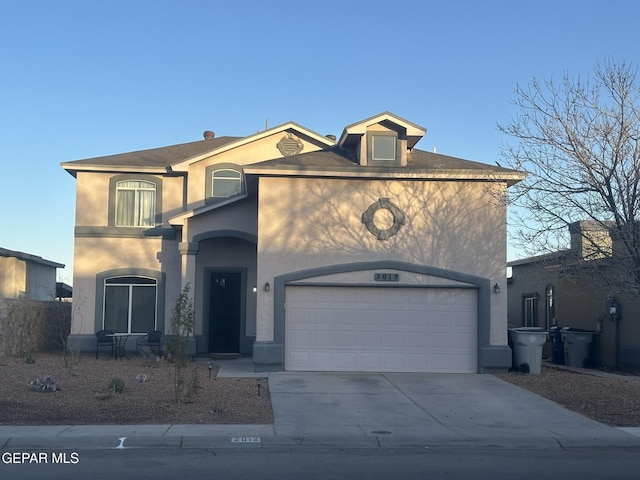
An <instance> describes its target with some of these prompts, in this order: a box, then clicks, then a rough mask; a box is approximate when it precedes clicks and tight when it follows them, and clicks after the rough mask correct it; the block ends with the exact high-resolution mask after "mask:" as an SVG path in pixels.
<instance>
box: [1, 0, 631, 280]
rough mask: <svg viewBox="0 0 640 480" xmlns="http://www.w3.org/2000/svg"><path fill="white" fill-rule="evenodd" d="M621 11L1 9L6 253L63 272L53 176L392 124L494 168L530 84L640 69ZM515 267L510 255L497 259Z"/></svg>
mask: <svg viewBox="0 0 640 480" xmlns="http://www.w3.org/2000/svg"><path fill="white" fill-rule="evenodd" d="M639 5H640V3H638V2H636V1H633V0H628V1H621V0H609V1H607V2H595V1H589V0H565V1H561V0H539V1H514V0H511V1H507V0H504V1H497V0H485V1H471V0H467V1H463V0H459V1H456V0H450V1H447V2H442V1H429V0H404V1H402V2H382V1H380V2H377V1H375V0H369V1H365V0H355V1H352V0H337V1H334V0H323V1H304V0H297V1H286V0H274V1H269V0H234V1H225V2H223V1H214V0H209V1H205V0H174V1H168V0H124V1H121V0H109V1H106V2H92V1H79V0H76V1H69V0H57V1H45V0H39V1H34V0H21V1H17V0H16V1H11V0H0V72H1V76H0V164H1V165H2V167H3V168H2V172H3V173H2V175H1V176H0V209H1V211H2V218H3V219H4V222H3V226H2V228H0V247H3V248H9V249H13V250H20V251H24V252H27V253H31V254H34V255H40V256H42V257H44V258H46V259H48V260H53V261H56V262H60V263H64V264H66V265H67V268H65V269H63V270H60V271H59V274H58V276H59V279H60V280H62V281H65V282H67V283H72V276H73V274H72V270H71V268H72V264H73V227H74V215H75V213H74V212H75V182H74V179H73V177H71V176H70V175H69V174H67V173H66V172H64V171H63V170H62V169H61V168H60V163H61V162H65V161H70V160H77V159H83V158H90V157H95V156H101V155H108V154H113V153H120V152H128V151H134V150H141V149H146V148H154V147H159V146H164V145H172V144H177V143H184V142H190V141H195V140H200V139H201V138H202V132H203V131H204V130H214V131H215V132H216V134H217V135H218V136H222V135H238V136H244V135H250V134H252V133H255V132H257V131H258V130H262V129H264V128H265V124H266V122H267V121H268V123H269V126H276V125H278V124H281V123H284V122H287V121H290V120H291V121H295V122H297V123H299V124H302V125H304V126H305V127H308V128H310V129H312V130H314V131H316V132H318V133H322V134H330V133H333V134H335V135H340V133H341V132H342V129H343V128H344V127H345V126H346V125H348V124H350V123H353V122H356V121H358V120H361V119H364V118H367V117H369V116H372V115H375V114H377V113H380V112H382V111H386V110H388V111H391V112H393V113H395V114H397V115H400V116H401V117H404V118H406V119H407V120H410V121H412V122H414V123H417V124H419V125H422V126H424V127H426V128H427V130H428V131H427V135H426V136H425V138H423V139H422V140H421V141H420V143H419V144H418V146H417V147H418V148H421V149H423V150H433V148H434V147H436V148H437V151H438V153H443V154H447V155H452V156H457V157H461V158H466V159H470V160H476V161H481V162H485V163H490V164H493V163H494V162H495V161H496V160H499V154H500V147H501V145H502V144H503V143H504V142H505V141H507V139H506V138H505V137H504V136H503V135H502V134H500V133H499V132H498V130H497V128H496V125H497V124H498V123H500V124H504V123H507V122H508V121H509V120H510V119H511V117H512V116H513V115H514V114H515V107H514V106H513V105H512V104H511V101H512V100H513V98H514V97H513V89H514V87H515V86H516V84H521V85H523V84H527V83H529V82H530V81H531V79H532V77H533V76H536V77H538V78H545V79H549V78H560V77H561V76H562V75H563V74H565V73H568V74H570V75H572V76H581V77H582V78H585V77H586V76H588V75H590V74H591V73H592V71H593V66H594V65H595V63H596V62H598V61H602V60H604V59H606V58H612V59H614V60H616V61H625V62H627V63H630V64H632V66H634V67H637V68H638V67H640V59H639V58H638V57H640V50H639V49H638V48H637V19H638V17H639V16H640V6H639ZM517 257H518V252H516V251H513V249H510V250H509V259H514V258H517Z"/></svg>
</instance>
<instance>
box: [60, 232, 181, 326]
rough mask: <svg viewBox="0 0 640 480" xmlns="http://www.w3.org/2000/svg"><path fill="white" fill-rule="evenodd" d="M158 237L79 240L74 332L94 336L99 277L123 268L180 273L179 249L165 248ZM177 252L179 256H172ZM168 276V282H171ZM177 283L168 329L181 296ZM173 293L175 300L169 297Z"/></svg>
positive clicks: (171, 288)
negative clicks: (172, 313) (175, 304)
mask: <svg viewBox="0 0 640 480" xmlns="http://www.w3.org/2000/svg"><path fill="white" fill-rule="evenodd" d="M163 242H164V243H166V242H167V241H163V240H162V239H160V238H157V237H150V238H113V237H106V238H105V237H97V238H96V237H93V238H88V237H78V238H76V239H75V258H74V264H73V268H74V273H73V278H74V281H73V317H72V325H71V332H72V333H74V334H93V333H94V332H95V329H94V325H95V323H94V322H95V299H96V274H97V273H100V272H104V271H107V270H114V269H120V268H130V269H131V268H144V269H150V270H154V271H165V272H167V271H172V270H176V269H177V271H179V268H180V264H179V257H178V253H177V246H175V245H174V247H173V249H169V248H167V246H166V245H163ZM172 251H175V254H172V253H171V252H172ZM169 276H170V275H168V276H167V280H169ZM179 289H180V284H179V278H178V279H177V282H175V283H172V284H171V285H169V284H168V285H167V288H166V291H167V304H166V305H165V319H166V322H165V324H166V325H167V326H168V325H169V323H168V319H169V318H170V316H171V315H170V310H171V308H172V306H173V302H174V301H175V298H176V296H177V293H176V292H179ZM170 292H173V294H174V295H173V296H172V297H171V296H170V295H169V293H170Z"/></svg>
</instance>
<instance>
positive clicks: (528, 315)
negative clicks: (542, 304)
mask: <svg viewBox="0 0 640 480" xmlns="http://www.w3.org/2000/svg"><path fill="white" fill-rule="evenodd" d="M522 308H523V315H522V319H523V322H524V325H523V326H524V327H537V326H538V294H537V293H534V294H530V295H523V297H522Z"/></svg>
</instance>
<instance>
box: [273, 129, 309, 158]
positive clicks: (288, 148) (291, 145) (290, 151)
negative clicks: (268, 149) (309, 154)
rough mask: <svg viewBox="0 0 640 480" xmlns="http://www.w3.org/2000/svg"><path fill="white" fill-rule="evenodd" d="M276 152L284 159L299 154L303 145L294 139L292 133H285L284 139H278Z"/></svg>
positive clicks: (296, 138)
mask: <svg viewBox="0 0 640 480" xmlns="http://www.w3.org/2000/svg"><path fill="white" fill-rule="evenodd" d="M277 147H278V150H280V153H281V154H282V155H284V156H285V157H290V156H291V155H297V154H299V153H300V152H301V151H302V149H303V147H304V145H302V142H301V141H300V139H299V138H298V137H296V136H295V135H294V134H293V133H287V134H286V135H285V136H284V137H282V138H281V139H280V141H279V142H278V145H277Z"/></svg>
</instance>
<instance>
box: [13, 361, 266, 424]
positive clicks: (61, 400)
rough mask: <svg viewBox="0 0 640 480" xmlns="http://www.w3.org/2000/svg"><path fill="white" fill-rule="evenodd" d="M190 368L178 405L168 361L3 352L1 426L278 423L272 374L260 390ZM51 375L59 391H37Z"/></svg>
mask: <svg viewBox="0 0 640 480" xmlns="http://www.w3.org/2000/svg"><path fill="white" fill-rule="evenodd" d="M184 372H185V375H184V378H185V382H184V384H183V388H182V395H180V399H179V401H177V402H176V401H175V400H176V395H175V365H174V364H172V363H170V362H168V361H166V360H161V361H158V362H156V361H147V360H145V359H142V358H136V357H131V359H130V360H127V359H121V360H114V359H111V358H108V357H107V356H104V357H102V356H101V357H100V359H99V360H96V359H95V357H94V356H93V357H92V356H90V355H87V356H82V357H80V358H73V359H71V360H70V361H69V366H68V367H65V362H64V360H63V358H62V356H61V355H60V354H52V353H39V354H36V355H35V363H31V364H30V363H27V362H26V361H25V359H24V358H18V357H1V358H0V379H2V380H1V381H2V388H1V389H0V425H67V424H73V425H82V424H270V423H273V415H272V411H271V401H270V398H269V386H268V383H267V380H266V379H262V380H261V382H260V383H261V386H260V395H258V387H257V381H256V379H254V378H250V379H247V378H218V377H217V376H216V374H217V368H216V367H214V368H213V370H212V372H211V378H209V369H208V366H207V365H206V364H202V363H189V364H188V365H187V367H186V369H185V370H184ZM45 375H53V376H55V377H56V378H57V382H58V385H59V389H58V390H57V391H54V392H48V391H34V390H33V388H32V386H31V382H32V381H34V380H37V379H38V378H39V377H42V376H45ZM145 375H146V379H145V381H144V382H141V381H139V380H141V379H143V376H145ZM115 377H119V378H121V379H122V380H124V390H123V392H122V393H114V392H112V391H110V390H109V388H108V386H109V384H110V383H111V381H112V379H113V378H115ZM136 377H138V379H139V380H136Z"/></svg>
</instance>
